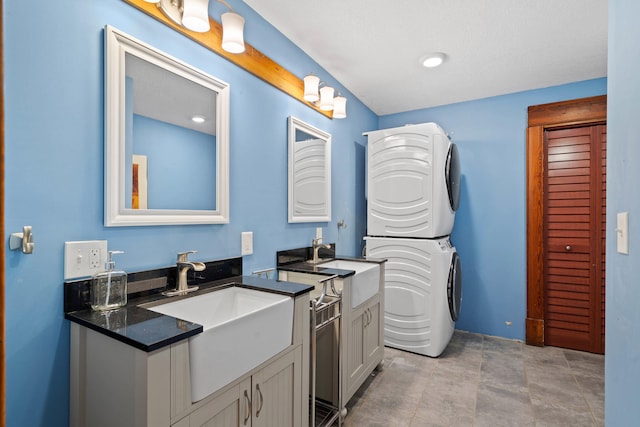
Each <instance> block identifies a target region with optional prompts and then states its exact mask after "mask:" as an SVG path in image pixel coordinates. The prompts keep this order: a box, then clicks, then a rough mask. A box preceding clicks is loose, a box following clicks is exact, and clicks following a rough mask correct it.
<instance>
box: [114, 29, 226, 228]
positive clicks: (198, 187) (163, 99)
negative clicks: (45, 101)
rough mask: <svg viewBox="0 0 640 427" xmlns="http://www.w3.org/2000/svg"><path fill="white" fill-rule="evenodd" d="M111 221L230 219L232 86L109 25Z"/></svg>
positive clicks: (212, 221)
mask: <svg viewBox="0 0 640 427" xmlns="http://www.w3.org/2000/svg"><path fill="white" fill-rule="evenodd" d="M105 39H106V42H105V177H104V182H105V215H104V223H105V226H107V227H113V226H139V225H180V224H222V223H228V222H229V85H228V84H227V83H225V82H223V81H221V80H218V79H216V78H215V77H212V76H210V75H209V74H207V73H205V72H203V71H201V70H198V69H196V68H194V67H192V66H190V65H189V64H186V63H184V62H182V61H180V60H178V59H176V58H174V57H172V56H170V55H168V54H166V53H163V52H161V51H159V50H158V49H155V48H154V47H152V46H150V45H148V44H146V43H143V42H141V41H139V40H136V39H135V38H133V37H131V36H130V35H127V34H125V33H123V32H121V31H119V30H117V29H115V28H113V27H111V26H107V27H106V29H105Z"/></svg>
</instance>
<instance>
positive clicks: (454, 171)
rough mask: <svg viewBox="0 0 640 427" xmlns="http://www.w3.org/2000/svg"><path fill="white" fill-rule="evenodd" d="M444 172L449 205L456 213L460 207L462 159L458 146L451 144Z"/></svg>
mask: <svg viewBox="0 0 640 427" xmlns="http://www.w3.org/2000/svg"><path fill="white" fill-rule="evenodd" d="M444 171H445V172H444V173H445V179H446V182H447V192H448V193H449V204H450V205H451V210H453V211H454V212H455V211H456V210H458V206H459V205H460V157H459V156H458V147H456V144H451V146H450V147H449V153H447V163H446V165H445V170H444Z"/></svg>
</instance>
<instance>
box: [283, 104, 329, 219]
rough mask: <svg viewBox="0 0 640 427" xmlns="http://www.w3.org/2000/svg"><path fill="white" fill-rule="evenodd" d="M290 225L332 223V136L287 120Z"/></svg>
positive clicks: (291, 119)
mask: <svg viewBox="0 0 640 427" xmlns="http://www.w3.org/2000/svg"><path fill="white" fill-rule="evenodd" d="M288 139H289V222H329V221H331V135H330V134H329V133H327V132H324V131H321V130H320V129H317V128H315V127H313V126H311V125H309V124H307V123H305V122H303V121H302V120H300V119H297V118H295V117H293V116H290V117H289V138H288Z"/></svg>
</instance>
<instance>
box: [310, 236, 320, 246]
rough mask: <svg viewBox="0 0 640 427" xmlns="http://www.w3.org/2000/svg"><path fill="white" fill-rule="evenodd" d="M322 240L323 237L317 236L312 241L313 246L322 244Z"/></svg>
mask: <svg viewBox="0 0 640 427" xmlns="http://www.w3.org/2000/svg"><path fill="white" fill-rule="evenodd" d="M320 242H322V237H316V238H315V239H313V241H312V242H311V244H312V245H313V246H317V245H319V244H320Z"/></svg>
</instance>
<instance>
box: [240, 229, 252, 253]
mask: <svg viewBox="0 0 640 427" xmlns="http://www.w3.org/2000/svg"><path fill="white" fill-rule="evenodd" d="M252 253H253V232H252V231H243V232H242V255H251V254H252Z"/></svg>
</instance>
